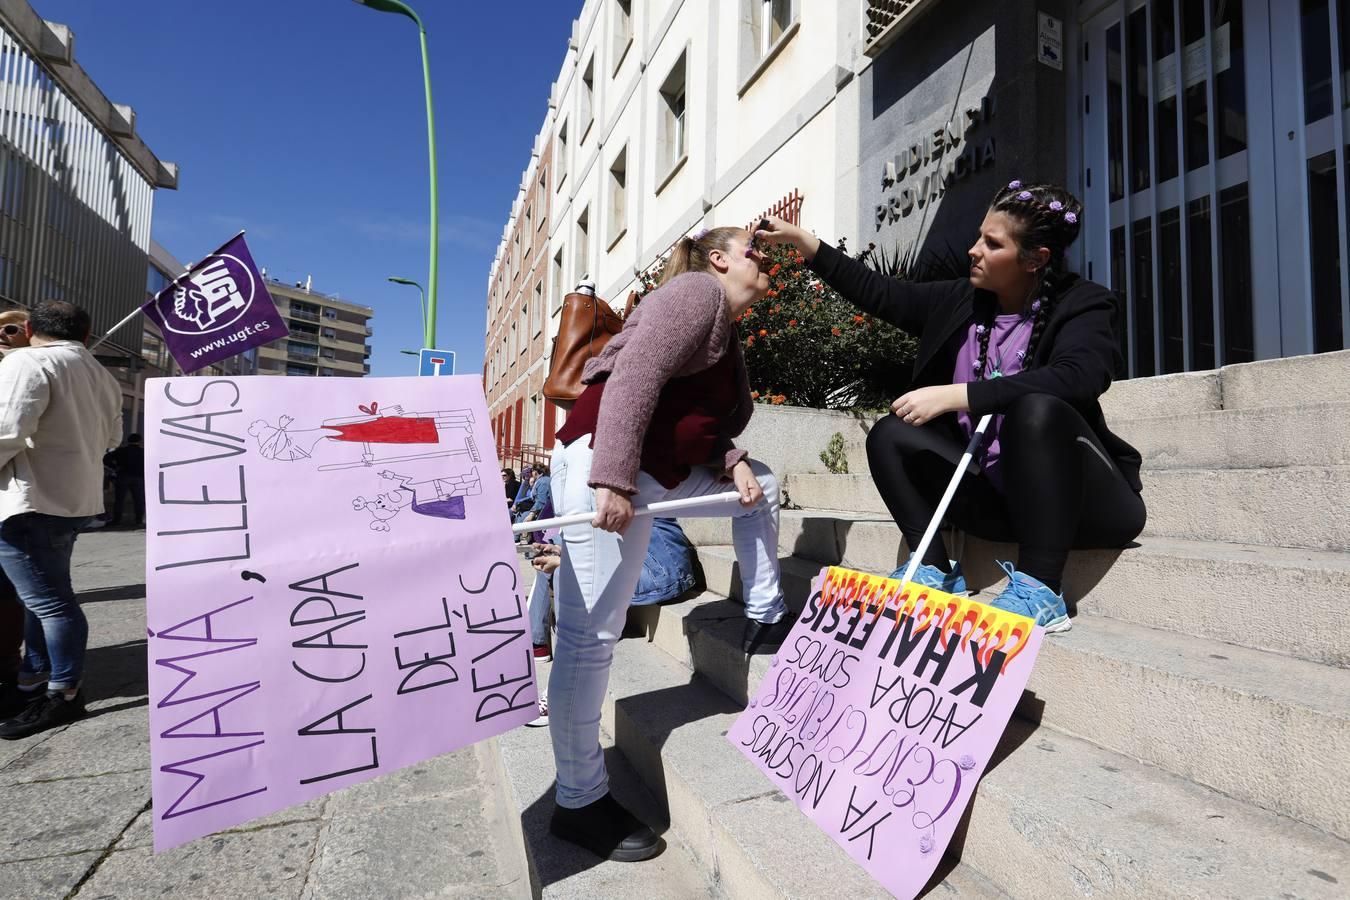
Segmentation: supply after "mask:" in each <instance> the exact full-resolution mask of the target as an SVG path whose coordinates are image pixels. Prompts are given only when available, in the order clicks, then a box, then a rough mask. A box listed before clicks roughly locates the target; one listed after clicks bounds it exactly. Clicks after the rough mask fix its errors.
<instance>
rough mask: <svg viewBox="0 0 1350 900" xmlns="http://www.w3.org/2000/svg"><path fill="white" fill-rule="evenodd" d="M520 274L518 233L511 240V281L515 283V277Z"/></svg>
mask: <svg viewBox="0 0 1350 900" xmlns="http://www.w3.org/2000/svg"><path fill="white" fill-rule="evenodd" d="M519 274H520V232H519V231H517V232H516V236H515V237H514V238H512V239H511V280H512V281H515V280H516V276H517V275H519Z"/></svg>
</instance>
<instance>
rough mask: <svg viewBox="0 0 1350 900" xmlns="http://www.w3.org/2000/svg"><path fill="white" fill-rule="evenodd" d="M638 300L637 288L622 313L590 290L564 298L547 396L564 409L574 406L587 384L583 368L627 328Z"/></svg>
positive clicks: (545, 387)
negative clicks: (583, 378) (583, 376)
mask: <svg viewBox="0 0 1350 900" xmlns="http://www.w3.org/2000/svg"><path fill="white" fill-rule="evenodd" d="M636 302H637V292H636V291H634V292H632V293H630V294H629V295H628V304H627V306H626V307H625V308H624V315H623V316H620V315H619V314H618V313H616V312H615V311H614V310H613V309H612V308H611V307H610V305H609V304H608V303H606V302H605V301H603V300H601V299H600V298H599V297H594V296H591V295H590V294H581V293H572V294H568V295H567V296H566V297H564V298H563V302H562V315H561V318H560V320H559V322H558V336H557V337H555V338H554V339H553V355H552V357H551V358H550V360H549V366H548V378H547V379H546V380H545V381H544V398H545V399H547V400H551V401H553V402H554V403H556V404H557V405H558V406H560V407H562V408H563V409H570V408H571V407H572V404H573V403H574V402H575V401H576V399H577V398H578V397H580V396H581V392H582V391H583V390H584V389H585V387H586V386H585V385H584V384H582V383H581V370H582V369H584V368H585V367H586V363H588V362H590V361H591V358H592V357H594V356H596V355H597V354H598V353H599V352H600V351H601V350H603V349H604V348H605V345H606V344H608V343H609V339H610V338H612V337H614V335H616V334H618V333H619V332H620V331H622V330H623V323H624V318H625V317H627V315H628V313H629V312H630V311H631V310H632V309H633V306H634V304H635V303H636Z"/></svg>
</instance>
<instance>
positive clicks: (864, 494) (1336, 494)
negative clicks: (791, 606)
mask: <svg viewBox="0 0 1350 900" xmlns="http://www.w3.org/2000/svg"><path fill="white" fill-rule="evenodd" d="M1143 480H1144V500H1145V502H1146V504H1147V505H1148V524H1147V525H1146V526H1145V529H1144V533H1145V534H1150V535H1158V536H1163V537H1173V538H1183V539H1186V540H1200V541H1225V542H1231V543H1243V544H1261V545H1268V546H1279V547H1306V548H1309V549H1315V550H1350V466H1289V467H1284V468H1278V469H1152V470H1148V471H1146V472H1145V473H1144V476H1143ZM783 483H784V488H785V490H786V493H787V496H788V498H789V500H790V501H791V503H792V504H793V505H794V506H796V507H798V508H802V509H842V510H848V511H850V512H854V513H874V514H881V515H884V514H885V513H886V506H885V504H884V503H882V500H881V496H880V495H879V494H878V493H877V490H876V487H875V485H873V483H872V479H871V477H870V476H869V475H866V474H863V475H789V476H787V477H786V478H785V479H783Z"/></svg>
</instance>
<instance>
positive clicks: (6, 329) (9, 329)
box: [0, 324, 23, 334]
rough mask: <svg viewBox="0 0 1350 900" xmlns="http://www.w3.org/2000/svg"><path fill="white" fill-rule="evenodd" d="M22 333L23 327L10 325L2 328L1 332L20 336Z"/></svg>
mask: <svg viewBox="0 0 1350 900" xmlns="http://www.w3.org/2000/svg"><path fill="white" fill-rule="evenodd" d="M21 331H23V326H22V325H14V324H10V325H3V326H0V332H3V333H4V334H18V333H19V332H21Z"/></svg>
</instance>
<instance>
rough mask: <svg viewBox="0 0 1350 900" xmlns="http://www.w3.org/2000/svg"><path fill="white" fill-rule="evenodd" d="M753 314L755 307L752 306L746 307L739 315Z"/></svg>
mask: <svg viewBox="0 0 1350 900" xmlns="http://www.w3.org/2000/svg"><path fill="white" fill-rule="evenodd" d="M754 314H755V308H754V307H753V306H750V307H746V310H745V312H743V313H741V315H743V316H753V315H754Z"/></svg>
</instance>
